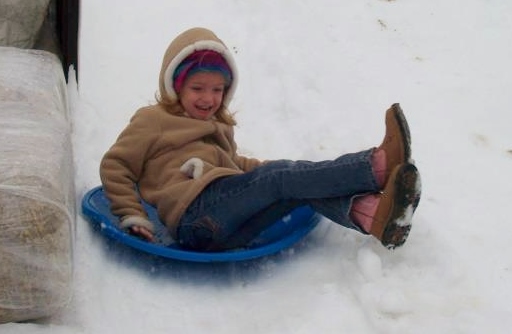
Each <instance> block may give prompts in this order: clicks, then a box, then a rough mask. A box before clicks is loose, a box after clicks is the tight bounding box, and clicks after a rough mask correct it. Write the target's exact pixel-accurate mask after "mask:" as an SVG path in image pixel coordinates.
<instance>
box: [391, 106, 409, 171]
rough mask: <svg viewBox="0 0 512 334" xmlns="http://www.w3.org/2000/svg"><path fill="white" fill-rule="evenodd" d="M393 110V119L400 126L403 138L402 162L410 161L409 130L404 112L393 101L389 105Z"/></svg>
mask: <svg viewBox="0 0 512 334" xmlns="http://www.w3.org/2000/svg"><path fill="white" fill-rule="evenodd" d="M391 108H392V109H393V111H394V116H395V120H396V122H397V124H398V127H399V128H400V133H401V134H402V139H403V142H402V144H403V148H404V162H410V160H411V131H410V130H409V124H408V123H407V120H406V119H405V115H404V112H403V110H402V108H401V107H400V104H399V103H395V104H393V105H392V106H391Z"/></svg>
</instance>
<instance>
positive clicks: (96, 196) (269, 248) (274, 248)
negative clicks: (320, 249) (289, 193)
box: [82, 186, 321, 262]
mask: <svg viewBox="0 0 512 334" xmlns="http://www.w3.org/2000/svg"><path fill="white" fill-rule="evenodd" d="M142 204H143V206H144V208H145V210H146V212H147V213H148V216H149V219H150V221H151V222H153V224H154V225H155V238H156V242H153V243H150V242H146V241H144V240H142V239H140V238H137V237H135V236H132V235H130V234H128V233H126V232H125V231H123V230H121V229H119V228H118V225H119V219H118V218H117V217H116V216H115V215H113V214H112V213H111V211H110V202H109V200H108V199H107V198H106V196H105V193H104V191H103V188H102V187H101V186H99V187H96V188H93V189H91V190H90V191H88V192H87V193H86V194H85V196H84V197H83V199H82V213H83V214H84V216H85V217H86V218H87V220H88V221H89V222H90V223H91V224H93V225H94V226H95V227H97V228H99V230H100V231H101V233H103V234H105V235H106V236H107V237H109V238H112V239H114V240H117V241H119V242H121V243H122V244H125V245H127V246H130V247H133V248H135V249H137V250H140V251H143V252H146V253H150V254H154V255H158V256H162V257H165V258H170V259H176V260H182V261H192V262H234V261H245V260H250V259H255V258H259V257H262V256H267V255H271V254H274V253H277V252H279V251H281V250H283V249H286V248H288V247H291V246H293V245H294V244H295V243H297V242H298V241H299V240H301V239H302V238H303V237H305V236H306V235H307V234H308V233H309V232H310V231H311V230H312V229H313V228H314V227H315V226H316V225H317V224H318V222H319V221H320V217H321V216H320V215H319V214H317V213H315V212H314V211H313V210H312V209H311V208H310V207H308V206H304V207H299V208H297V209H295V210H294V211H292V212H291V213H290V214H289V215H287V216H286V217H283V218H282V219H280V220H278V221H276V222H275V223H274V224H273V225H271V226H270V227H268V228H267V229H266V230H264V231H263V232H261V234H260V235H259V236H258V237H256V238H255V239H254V240H252V241H251V242H250V243H249V245H247V247H246V248H244V249H236V250H229V251H222V252H197V251H191V250H186V249H183V248H180V246H179V245H178V244H177V243H176V242H174V240H173V239H172V238H171V237H170V236H169V234H168V232H167V229H166V228H165V226H164V225H163V224H162V223H161V222H160V220H159V219H158V215H157V212H156V209H155V208H154V207H152V206H151V205H149V204H147V203H145V202H143V203H142Z"/></svg>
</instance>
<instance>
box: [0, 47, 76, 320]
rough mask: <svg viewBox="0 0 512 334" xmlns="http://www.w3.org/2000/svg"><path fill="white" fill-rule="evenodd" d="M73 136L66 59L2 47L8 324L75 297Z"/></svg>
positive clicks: (0, 199)
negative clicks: (63, 69) (64, 69)
mask: <svg viewBox="0 0 512 334" xmlns="http://www.w3.org/2000/svg"><path fill="white" fill-rule="evenodd" d="M70 137H71V125H70V115H69V111H68V107H67V100H66V83H65V80H64V74H63V71H62V66H61V64H60V62H59V60H58V58H57V57H56V56H54V55H53V54H51V53H48V52H45V51H35V50H22V49H16V48H7V47H0V143H1V144H0V323H5V322H15V321H22V320H31V319H36V318H41V317H47V316H51V315H53V314H54V313H55V312H57V311H58V310H59V309H61V308H62V307H64V306H65V305H67V303H68V302H69V300H70V298H71V288H72V277H73V254H72V253H73V245H74V233H75V232H74V230H75V200H74V181H73V176H74V171H73V158H72V147H71V139H70Z"/></svg>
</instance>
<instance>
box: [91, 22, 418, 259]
mask: <svg viewBox="0 0 512 334" xmlns="http://www.w3.org/2000/svg"><path fill="white" fill-rule="evenodd" d="M237 82H238V74H237V71H236V66H235V62H234V60H233V57H232V56H231V54H230V52H229V50H228V49H227V47H226V46H225V44H224V43H223V42H222V41H221V40H220V39H219V38H218V37H217V36H216V35H215V34H214V33H213V32H211V31H209V30H207V29H204V28H193V29H190V30H187V31H185V32H183V33H182V34H180V35H179V36H178V37H177V38H176V39H175V40H174V41H173V42H172V43H171V44H170V45H169V47H168V49H167V51H166V53H165V55H164V58H163V62H162V68H161V72H160V78H159V85H160V92H159V96H158V97H157V102H158V103H157V104H156V105H152V106H147V107H144V108H141V109H140V110H138V111H137V112H136V113H135V115H134V116H133V117H132V119H131V121H130V123H129V124H128V126H127V127H126V128H125V129H124V130H123V131H122V133H121V134H120V136H119V137H118V139H117V141H116V142H115V144H114V145H113V146H112V147H111V148H110V149H109V151H108V152H107V153H106V154H105V156H104V157H103V159H102V162H101V166H100V175H101V180H102V183H103V187H104V190H105V192H106V195H107V197H108V198H109V199H110V201H111V210H112V212H113V213H114V214H116V215H118V216H119V217H120V218H121V220H120V221H121V227H122V228H124V229H127V230H128V231H129V232H130V233H133V234H135V235H138V236H139V237H141V238H143V239H146V240H148V241H153V240H154V236H153V225H152V223H151V222H150V221H148V218H147V215H146V213H145V212H144V209H143V207H142V205H141V203H140V199H139V194H140V196H141V197H142V198H143V199H144V200H146V201H147V202H149V203H150V204H152V205H154V206H155V207H156V208H157V210H158V214H159V217H160V219H161V221H162V222H164V223H165V225H166V226H167V227H168V228H169V230H170V233H171V235H172V236H173V238H175V240H176V241H177V242H178V243H179V244H180V245H182V246H183V247H185V248H189V249H194V250H202V251H218V250H223V249H230V248H236V247H243V246H244V245H245V244H247V243H248V242H249V241H250V240H251V239H252V238H253V237H255V236H256V235H258V233H259V232H261V231H262V230H263V229H265V228H266V227H268V225H269V224H272V223H273V222H275V221H276V219H278V218H280V217H283V216H284V215H286V214H288V213H289V212H290V211H291V210H293V209H294V208H296V207H297V206H303V205H310V206H311V207H312V208H313V209H314V210H315V211H317V212H319V213H321V214H322V215H324V216H325V217H327V218H329V219H330V220H332V221H333V222H335V223H338V224H340V225H342V226H345V227H348V228H351V229H355V230H357V231H360V232H361V233H364V234H371V235H372V236H374V237H375V238H377V239H378V240H380V241H381V243H382V244H383V245H384V246H385V247H388V248H395V247H397V246H401V245H402V244H403V243H404V242H405V240H406V238H407V235H408V233H409V230H410V228H411V218H412V214H413V212H414V210H415V209H416V207H417V205H418V202H419V198H420V177H419V173H418V171H417V169H416V167H415V166H414V165H413V164H412V163H411V162H410V161H411V150H410V134H409V128H408V125H407V122H406V120H405V117H404V115H403V113H402V111H401V109H400V107H399V105H398V104H394V105H393V106H391V108H389V109H388V111H387V112H386V118H385V122H386V135H385V138H384V140H383V142H382V144H381V145H380V146H379V147H377V148H372V149H368V150H365V151H362V152H357V153H352V154H346V155H343V156H341V157H338V158H337V159H334V160H330V161H321V162H311V161H289V160H276V161H265V162H261V161H259V160H256V159H251V158H247V157H243V156H240V155H238V154H237V146H236V143H235V141H234V138H233V137H234V136H233V126H234V125H235V124H236V123H235V120H234V119H233V117H232V115H231V114H230V113H229V112H228V109H227V107H228V106H229V103H230V101H231V99H232V97H233V94H234V93H235V89H236V86H237Z"/></svg>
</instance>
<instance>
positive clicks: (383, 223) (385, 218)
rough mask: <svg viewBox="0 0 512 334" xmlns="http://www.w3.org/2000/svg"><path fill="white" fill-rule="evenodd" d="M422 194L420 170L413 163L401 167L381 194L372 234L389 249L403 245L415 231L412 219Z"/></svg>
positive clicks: (393, 173) (394, 171)
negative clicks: (410, 233)
mask: <svg viewBox="0 0 512 334" xmlns="http://www.w3.org/2000/svg"><path fill="white" fill-rule="evenodd" d="M420 195H421V180H420V175H419V172H418V169H417V168H416V166H414V165H413V164H410V163H406V164H402V165H400V166H397V167H396V168H395V169H394V170H393V172H392V173H391V175H390V176H389V180H388V182H387V184H386V187H385V188H384V190H383V192H382V194H381V195H380V196H381V198H380V201H379V206H378V208H377V211H376V213H375V216H374V217H373V223H372V226H371V229H370V234H371V235H373V236H374V237H376V238H377V239H379V240H380V242H381V243H382V245H384V247H386V248H388V249H394V248H396V247H399V246H402V245H403V244H404V243H405V241H406V240H407V237H408V235H409V232H410V230H411V220H412V215H413V213H414V211H415V210H416V207H417V206H418V204H419V201H420Z"/></svg>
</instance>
